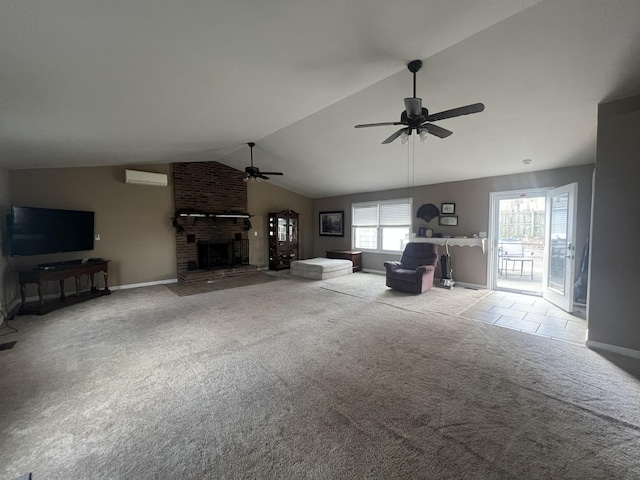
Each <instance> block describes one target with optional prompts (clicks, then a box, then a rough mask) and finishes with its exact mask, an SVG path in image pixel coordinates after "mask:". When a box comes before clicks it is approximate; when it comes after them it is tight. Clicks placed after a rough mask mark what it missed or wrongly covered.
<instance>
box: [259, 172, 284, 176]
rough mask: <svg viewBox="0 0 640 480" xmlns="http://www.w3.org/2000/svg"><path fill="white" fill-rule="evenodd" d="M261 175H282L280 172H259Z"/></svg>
mask: <svg viewBox="0 0 640 480" xmlns="http://www.w3.org/2000/svg"><path fill="white" fill-rule="evenodd" d="M260 173H261V174H262V175H284V173H282V172H260Z"/></svg>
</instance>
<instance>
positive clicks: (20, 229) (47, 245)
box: [9, 206, 94, 257]
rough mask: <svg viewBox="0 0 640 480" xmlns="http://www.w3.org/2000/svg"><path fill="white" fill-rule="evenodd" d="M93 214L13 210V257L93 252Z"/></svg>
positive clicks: (14, 208) (10, 232) (12, 208)
mask: <svg viewBox="0 0 640 480" xmlns="http://www.w3.org/2000/svg"><path fill="white" fill-rule="evenodd" d="M93 220H94V213H93V212H83V211H79V210H57V209H52V208H33V207H15V206H14V207H11V215H10V219H9V236H10V248H11V256H12V257H18V256H24V255H40V254H45V253H58V252H77V251H82V250H93Z"/></svg>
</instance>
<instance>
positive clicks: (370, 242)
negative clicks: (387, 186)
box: [351, 199, 412, 252]
mask: <svg viewBox="0 0 640 480" xmlns="http://www.w3.org/2000/svg"><path fill="white" fill-rule="evenodd" d="M351 207H352V208H351V210H352V222H353V223H352V246H353V248H357V249H362V250H371V251H375V252H398V251H402V250H404V246H405V245H406V243H407V242H409V239H410V236H411V211H412V203H411V199H400V200H385V201H380V202H364V203H354V204H352V206H351Z"/></svg>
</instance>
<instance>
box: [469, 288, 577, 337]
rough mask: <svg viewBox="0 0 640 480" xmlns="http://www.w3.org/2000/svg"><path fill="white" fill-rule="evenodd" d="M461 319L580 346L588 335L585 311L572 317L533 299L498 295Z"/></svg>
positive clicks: (493, 295) (478, 305)
mask: <svg viewBox="0 0 640 480" xmlns="http://www.w3.org/2000/svg"><path fill="white" fill-rule="evenodd" d="M460 316H461V317H465V318H470V319H472V320H479V321H481V322H486V323H491V324H492V325H496V326H500V327H505V328H512V329H514V330H519V331H521V332H526V333H532V334H535V335H542V336H544V337H549V338H554V339H558V340H564V341H567V342H571V343H576V344H579V345H584V342H585V338H586V335H587V321H586V320H585V318H586V317H585V315H584V310H583V309H580V308H579V307H576V312H575V313H574V314H573V315H572V314H569V313H567V312H565V311H563V310H561V309H559V308H558V307H556V306H555V305H553V304H551V303H549V302H547V301H546V300H544V299H543V298H542V297H538V296H533V295H521V294H518V293H509V292H499V291H496V292H493V293H492V294H491V295H489V296H488V297H487V298H485V299H484V300H483V301H482V302H479V303H477V304H475V305H474V306H473V307H471V308H469V309H468V310H465V311H464V312H463V313H462V314H460Z"/></svg>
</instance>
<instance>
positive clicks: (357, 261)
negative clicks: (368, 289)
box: [327, 250, 362, 272]
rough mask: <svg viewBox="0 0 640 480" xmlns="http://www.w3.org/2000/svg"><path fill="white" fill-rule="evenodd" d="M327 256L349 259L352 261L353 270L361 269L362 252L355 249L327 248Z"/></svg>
mask: <svg viewBox="0 0 640 480" xmlns="http://www.w3.org/2000/svg"><path fill="white" fill-rule="evenodd" d="M327 258H339V259H342V260H351V261H352V262H353V271H354V272H361V271H362V252H360V251H357V250H327Z"/></svg>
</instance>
